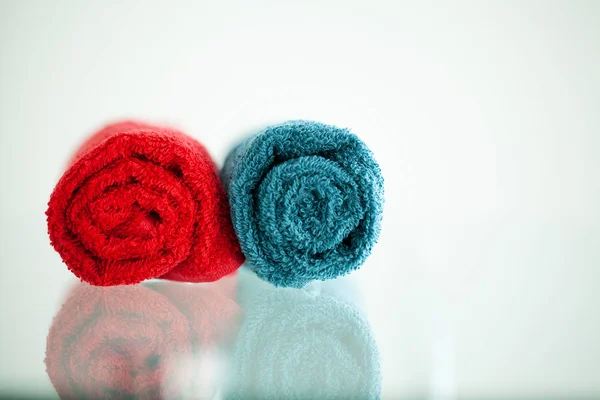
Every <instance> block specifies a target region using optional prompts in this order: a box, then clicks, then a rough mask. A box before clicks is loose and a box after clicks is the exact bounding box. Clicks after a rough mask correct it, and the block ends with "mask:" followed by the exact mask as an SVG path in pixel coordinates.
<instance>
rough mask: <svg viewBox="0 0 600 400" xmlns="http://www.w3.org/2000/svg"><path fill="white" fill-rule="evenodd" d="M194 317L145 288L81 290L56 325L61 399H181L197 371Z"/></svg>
mask: <svg viewBox="0 0 600 400" xmlns="http://www.w3.org/2000/svg"><path fill="white" fill-rule="evenodd" d="M190 352H191V343H190V331H189V328H188V321H187V320H186V318H185V317H184V316H183V315H182V314H181V313H180V312H179V311H178V310H177V308H176V307H175V306H174V305H172V304H171V303H170V302H169V300H167V299H166V298H164V297H163V296H161V295H160V294H158V293H156V292H153V291H152V290H150V289H148V288H145V287H143V286H120V287H111V288H100V287H94V286H90V285H88V284H86V283H80V284H79V285H78V286H77V287H76V288H75V289H74V290H73V291H72V293H71V295H70V296H69V298H68V300H67V301H66V303H65V304H64V305H63V307H62V308H61V310H60V311H59V313H58V314H57V315H56V317H55V318H54V322H53V323H52V326H51V328H50V332H49V334H48V339H47V346H46V360H45V362H46V371H47V373H48V376H49V377H50V381H51V382H52V385H53V386H54V388H55V389H56V391H57V393H58V395H59V397H60V398H61V399H82V398H86V399H101V398H119V399H120V398H139V399H164V398H177V397H179V396H180V395H181V393H182V391H183V390H185V388H186V386H187V385H189V381H190V378H191V370H190V369H189V368H186V367H185V366H183V365H182V363H181V360H182V359H186V358H189V355H190Z"/></svg>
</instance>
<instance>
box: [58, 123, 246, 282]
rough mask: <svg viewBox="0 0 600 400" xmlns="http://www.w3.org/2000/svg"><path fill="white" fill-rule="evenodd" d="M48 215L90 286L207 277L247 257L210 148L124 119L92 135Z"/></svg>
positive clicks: (61, 246) (61, 249)
mask: <svg viewBox="0 0 600 400" xmlns="http://www.w3.org/2000/svg"><path fill="white" fill-rule="evenodd" d="M46 214H47V216H48V232H49V234H50V240H51V242H52V245H53V246H54V248H55V249H56V251H57V252H58V253H59V254H60V255H61V257H62V259H63V261H64V262H65V263H66V264H67V266H68V267H69V269H70V270H71V271H72V272H73V273H74V274H75V275H77V276H78V277H79V278H80V279H82V280H84V281H87V282H89V283H91V284H93V285H100V286H110V285H118V284H133V283H138V282H141V281H143V280H145V279H150V278H155V277H162V278H165V279H171V280H178V281H188V282H208V281H214V280H217V279H219V278H221V277H223V276H225V275H227V274H229V273H231V272H232V271H234V270H236V269H237V268H238V267H239V266H240V265H241V264H242V263H243V261H244V257H243V255H242V253H241V251H240V248H239V244H238V241H237V238H236V237H235V233H234V231H233V227H232V224H231V220H230V216H229V206H228V203H227V200H226V197H225V193H224V191H223V188H222V187H221V184H220V182H219V178H218V175H217V171H216V167H215V165H214V163H213V162H212V160H211V158H210V156H209V154H208V153H207V151H206V150H205V149H204V147H203V146H202V145H200V143H198V142H197V141H196V140H194V139H192V138H190V137H188V136H186V135H184V134H183V133H181V132H178V131H175V130H172V129H168V128H164V127H157V126H151V125H146V124H141V123H135V122H122V123H117V124H113V125H109V126H107V127H105V128H104V129H102V130H100V131H99V132H98V133H96V134H95V135H93V136H91V137H90V138H89V139H88V140H87V141H86V142H85V143H84V144H83V145H82V146H81V148H80V149H79V150H78V151H77V152H76V154H75V156H74V158H73V160H72V162H71V165H70V166H69V168H68V169H67V171H66V172H65V173H64V175H63V176H62V178H61V179H60V181H59V182H58V184H57V185H56V187H55V189H54V192H53V193H52V195H51V197H50V202H49V203H48V211H47V212H46Z"/></svg>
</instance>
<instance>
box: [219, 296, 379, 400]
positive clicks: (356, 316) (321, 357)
mask: <svg viewBox="0 0 600 400" xmlns="http://www.w3.org/2000/svg"><path fill="white" fill-rule="evenodd" d="M240 305H241V306H242V307H243V309H244V311H245V314H246V318H245V320H244V321H243V322H242V325H241V327H240V331H239V333H238V338H237V342H236V344H235V346H234V349H233V353H232V361H231V364H232V366H233V370H232V371H231V373H230V374H229V376H230V377H231V379H232V382H231V383H230V385H229V387H230V389H229V390H228V391H227V393H226V396H225V398H227V399H378V398H380V395H381V370H380V364H379V352H378V349H377V345H376V342H375V340H374V338H373V335H372V333H371V330H370V328H369V325H368V323H367V322H366V320H365V319H364V318H363V316H362V315H361V314H360V313H359V312H358V311H356V309H355V308H354V307H353V306H352V305H350V303H346V302H343V301H340V300H338V299H336V298H333V297H330V296H329V295H323V294H319V295H316V296H315V295H312V294H310V293H307V292H305V291H303V290H297V289H290V288H283V289H273V290H266V291H262V292H260V293H259V294H258V295H256V296H254V298H253V299H252V300H251V301H250V304H245V303H244V302H242V303H241V304H240Z"/></svg>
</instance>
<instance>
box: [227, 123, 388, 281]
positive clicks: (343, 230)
mask: <svg viewBox="0 0 600 400" xmlns="http://www.w3.org/2000/svg"><path fill="white" fill-rule="evenodd" d="M221 179H222V181H223V184H224V186H225V189H226V191H227V194H228V196H229V203H230V208H231V216H232V220H233V225H234V227H235V231H236V233H237V236H238V238H239V240H240V244H241V247H242V251H243V252H244V254H245V256H246V258H247V260H248V262H249V266H250V268H251V269H253V270H254V271H255V272H256V274H257V275H258V276H259V277H261V278H262V279H265V280H267V281H269V282H271V283H273V284H274V285H275V286H290V287H303V286H304V285H306V284H307V283H308V282H310V281H311V280H317V279H318V280H326V279H331V278H335V277H338V276H340V275H344V274H346V273H348V272H350V271H352V270H355V269H357V268H359V267H360V265H361V264H362V263H363V262H364V261H365V259H366V258H367V256H368V255H369V254H370V252H371V249H372V248H373V245H374V244H375V242H376V241H377V238H378V236H379V231H380V221H381V216H382V208H383V178H382V176H381V171H380V169H379V166H378V164H377V162H376V161H375V160H374V158H373V155H372V153H371V151H370V150H369V149H368V148H367V146H366V145H365V144H364V143H363V142H362V141H360V139H358V137H356V136H355V135H354V134H352V133H350V132H349V131H348V130H346V129H340V128H336V127H334V126H330V125H325V124H321V123H318V122H310V121H290V122H286V123H283V124H281V125H275V126H271V127H268V128H267V129H265V130H264V131H262V132H261V133H259V134H258V135H256V136H254V137H251V138H249V139H248V140H246V141H245V142H243V143H242V144H240V145H239V146H238V147H236V148H235V149H234V150H233V151H232V152H231V153H230V154H229V156H228V157H227V160H226V162H225V166H224V168H223V170H222V171H221Z"/></svg>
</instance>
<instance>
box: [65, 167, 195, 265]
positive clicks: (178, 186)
mask: <svg viewBox="0 0 600 400" xmlns="http://www.w3.org/2000/svg"><path fill="white" fill-rule="evenodd" d="M194 209H195V204H194V201H193V200H192V198H191V195H190V193H189V190H188V189H187V187H185V185H183V184H182V183H181V182H180V181H179V180H178V179H177V178H176V177H175V176H174V175H173V174H172V173H171V172H169V171H168V170H166V169H164V168H162V167H160V166H158V165H155V164H153V163H151V162H149V161H144V160H139V159H137V158H124V159H121V160H119V161H117V162H115V163H114V164H113V165H111V166H107V167H106V168H104V169H102V170H101V171H99V172H98V173H97V174H96V175H94V176H92V177H91V178H90V179H89V180H88V181H86V182H85V183H84V184H83V185H82V186H81V187H80V188H79V190H78V191H77V193H76V194H75V195H74V198H73V201H72V204H71V206H70V210H69V216H70V221H71V223H72V224H73V231H74V233H76V234H77V235H78V237H79V238H80V239H81V241H82V242H83V243H84V244H85V245H86V247H87V249H88V250H89V251H91V252H92V253H93V254H96V255H102V257H103V258H104V259H109V260H126V259H132V258H136V257H144V256H147V255H152V254H155V253H157V252H158V253H161V252H162V253H163V254H167V253H172V252H177V253H183V252H185V251H187V249H185V248H184V246H187V247H189V245H186V244H185V242H186V239H187V238H185V237H181V235H177V232H178V230H179V229H181V228H182V227H186V231H191V229H190V227H187V225H190V223H191V222H190V221H192V218H191V215H192V213H193V212H194ZM178 236H179V237H178Z"/></svg>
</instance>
